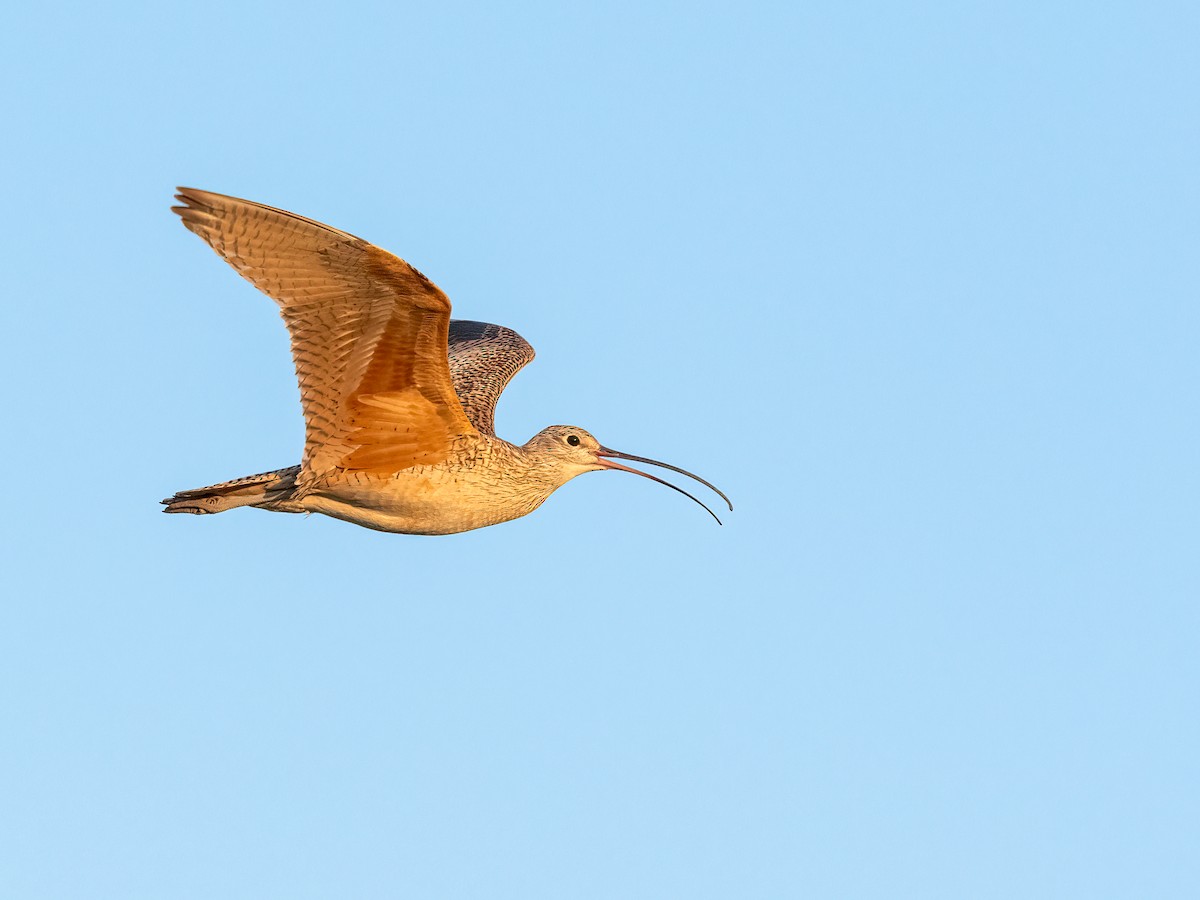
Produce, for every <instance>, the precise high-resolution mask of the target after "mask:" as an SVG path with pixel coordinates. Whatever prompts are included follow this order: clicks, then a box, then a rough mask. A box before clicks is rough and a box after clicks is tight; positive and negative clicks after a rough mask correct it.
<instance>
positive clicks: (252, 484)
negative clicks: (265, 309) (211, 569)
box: [162, 188, 733, 534]
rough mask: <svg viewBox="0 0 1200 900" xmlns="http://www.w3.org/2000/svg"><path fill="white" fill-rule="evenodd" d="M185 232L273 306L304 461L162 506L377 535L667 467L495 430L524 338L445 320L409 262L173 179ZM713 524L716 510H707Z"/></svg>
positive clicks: (435, 528)
mask: <svg viewBox="0 0 1200 900" xmlns="http://www.w3.org/2000/svg"><path fill="white" fill-rule="evenodd" d="M176 199H178V200H179V201H181V202H182V204H183V205H182V206H173V207H171V208H172V210H173V211H174V212H176V213H177V214H178V215H179V217H180V218H181V219H182V220H183V224H184V225H185V226H186V227H187V228H188V229H189V230H191V231H193V232H195V233H196V234H198V235H200V237H202V238H204V240H205V241H207V242H208V243H209V245H210V246H211V247H212V248H213V249H214V250H216V251H217V253H219V254H220V255H221V256H222V257H224V259H225V261H226V262H228V263H229V264H230V265H231V266H233V267H234V268H235V269H237V271H238V272H239V273H240V274H241V275H242V276H243V277H245V278H246V279H247V280H248V281H250V283H251V284H253V285H254V286H255V287H257V288H258V289H259V290H260V291H262V292H263V293H264V294H266V295H267V296H269V297H270V298H271V299H272V300H274V301H275V302H276V303H277V304H279V310H280V312H281V314H282V315H283V320H284V322H285V323H286V324H287V328H288V332H289V334H290V335H291V341H292V358H293V360H294V361H295V364H296V376H297V378H298V379H299V382H300V403H301V406H302V407H303V410H304V422H305V436H304V455H303V457H302V459H301V462H300V465H298V466H292V467H290V468H287V469H278V470H276V471H274V472H264V473H263V474H261V475H250V476H248V477H246V478H238V479H236V480H234V481H227V482H225V483H223V484H214V485H211V486H210V487H203V488H196V489H194V490H190V491H180V492H179V493H177V494H176V495H175V496H173V497H171V498H169V499H167V500H163V501H162V502H163V503H164V504H165V505H166V508H165V509H164V510H163V512H169V513H194V514H203V513H216V512H224V511H225V510H227V509H233V508H235V507H238V506H255V507H258V508H259V509H269V510H274V511H277V512H319V513H324V514H325V515H327V516H333V517H335V518H338V519H345V520H346V521H348V522H354V523H355V524H357V525H364V526H366V527H367V528H375V529H378V530H379V531H395V532H402V533H406V534H453V533H455V532H459V531H469V530H470V529H472V528H482V527H483V526H485V525H494V524H496V523H498V522H507V521H509V520H510V519H516V518H518V517H520V516H523V515H526V514H527V513H530V512H533V510H535V509H537V508H538V507H539V506H541V505H542V503H543V502H545V500H546V498H547V497H549V496H550V495H551V494H552V493H554V491H555V490H557V489H558V488H560V487H562V486H563V485H564V484H566V483H567V482H568V481H570V480H571V479H572V478H574V477H575V476H576V475H582V474H583V473H584V472H595V471H599V470H601V469H619V470H620V471H622V472H633V473H634V474H635V475H641V476H643V477H645V478H650V479H652V480H654V481H657V482H658V483H659V484H664V485H666V486H667V487H669V488H671V489H673V490H676V491H679V493H681V494H684V495H685V496H687V497H690V498H691V499H692V500H695V501H696V502H697V503H699V504H700V505H701V506H703V507H704V508H705V509H706V510H708V512H709V514H710V515H712V517H713V518H714V519H716V518H717V517H716V514H715V513H713V511H712V510H711V509H709V508H708V507H707V506H705V505H704V504H703V503H701V502H700V500H698V499H696V498H695V497H693V496H692V495H691V494H689V493H688V492H687V491H685V490H683V489H682V488H679V487H676V486H675V485H673V484H671V483H669V482H667V481H663V480H662V479H661V478H656V477H655V476H653V475H650V474H648V473H646V472H641V471H639V470H637V469H633V468H630V467H628V466H624V465H622V464H621V463H619V462H616V460H618V459H623V460H628V461H632V462H641V463H649V464H650V465H655V466H661V467H663V468H666V469H671V470H672V471H675V472H679V473H681V474H683V475H687V476H688V477H690V478H694V479H696V480H697V481H699V482H700V483H701V484H703V485H705V486H706V487H709V488H711V489H712V490H714V491H716V492H717V494H719V495H720V496H721V499H723V500H724V501H725V502H726V503H727V504H729V508H730V509H731V510H732V509H733V504H732V503H730V502H729V498H728V497H726V496H725V495H724V494H723V493H721V491H719V490H717V488H716V487H714V486H713V485H711V484H709V483H708V482H707V481H705V480H704V479H703V478H700V477H698V476H696V475H693V474H692V473H691V472H688V471H686V470H684V469H681V468H679V467H677V466H672V465H669V464H667V463H663V462H658V461H657V460H653V459H647V458H646V457H642V456H631V455H629V454H626V453H618V452H617V451H615V450H610V449H608V448H607V447H604V446H601V444H600V443H599V441H597V440H596V439H595V438H594V437H592V436H591V435H590V434H588V432H586V431H584V430H583V429H582V428H575V427H573V426H568V425H551V426H550V427H549V428H545V429H543V430H542V431H540V432H538V433H537V434H535V435H534V436H533V437H532V438H531V439H530V440H529V441H528V442H527V443H526V444H525V445H524V446H516V445H514V444H510V443H509V442H508V441H505V440H502V439H501V438H498V437H496V434H495V426H494V417H495V411H496V401H497V400H498V399H499V398H500V393H501V391H503V390H504V388H505V386H506V385H507V384H508V382H509V381H511V380H512V377H513V376H514V375H515V374H516V373H517V371H518V370H520V369H521V367H522V366H524V365H525V364H526V363H528V362H529V361H530V360H531V359H533V347H531V346H530V345H529V344H528V343H527V342H526V341H525V340H524V339H523V338H522V337H521V336H520V335H519V334H517V333H516V332H515V331H512V330H511V329H509V328H504V327H502V326H499V325H488V324H486V323H483V322H467V321H451V320H450V301H449V299H447V297H446V295H445V294H443V293H442V292H441V290H439V289H438V287H437V286H436V285H435V284H434V283H433V282H431V281H430V280H429V279H428V278H426V277H425V276H424V275H422V274H421V273H420V272H418V271H417V270H416V269H414V268H413V267H412V266H410V265H409V264H408V263H406V262H404V260H402V259H399V258H397V257H395V256H392V255H391V254H390V253H388V252H386V251H384V250H380V249H379V248H378V247H375V246H373V245H372V244H369V243H367V242H366V241H364V240H361V239H360V238H356V237H354V236H353V235H351V234H347V233H346V232H344V231H338V230H337V229H336V228H330V227H329V226H328V225H322V224H321V223H320V222H314V221H313V220H311V219H305V218H303V217H302V216H297V215H295V214H293V213H289V212H285V211H284V210H281V209H273V208H272V207H269V206H263V205H261V204H258V203H252V202H250V201H248V200H239V199H237V198H236V197H226V196H224V195H222V194H213V193H209V192H208V191H198V190H194V189H192V188H180V189H179V193H178V194H177V195H176ZM717 521H718V522H719V521H720V519H717Z"/></svg>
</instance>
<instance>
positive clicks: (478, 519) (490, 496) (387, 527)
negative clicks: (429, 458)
mask: <svg viewBox="0 0 1200 900" xmlns="http://www.w3.org/2000/svg"><path fill="white" fill-rule="evenodd" d="M543 500H545V497H541V498H537V499H536V502H531V499H530V498H526V497H517V496H514V495H513V494H512V493H510V492H509V491H506V490H504V489H503V486H502V485H499V484H496V483H481V482H480V481H479V480H478V479H472V480H466V479H461V478H457V477H455V476H454V474H453V473H448V472H446V471H445V470H440V469H438V468H436V467H428V468H422V469H417V470H408V471H406V472H402V473H400V474H398V475H394V476H375V475H367V474H366V473H361V472H356V473H342V474H340V475H338V476H337V477H336V478H333V479H330V480H328V481H326V482H325V483H323V484H322V485H320V486H319V487H317V488H315V489H314V490H313V491H312V492H311V493H309V494H308V495H306V496H305V497H304V498H303V500H302V504H303V506H304V508H305V509H306V510H308V511H309V512H319V513H323V514H324V515H327V516H332V517H334V518H337V519H344V520H345V521H347V522H353V523H354V524H356V525H362V526H364V527H366V528H374V529H375V530H377V531H392V532H399V533H402V534H455V533H457V532H460V531H470V530H472V529H474V528H483V527H484V526H487V525H495V524H497V523H499V522H507V521H509V520H510V519H516V518H518V517H520V516H523V515H525V514H526V513H529V512H532V511H533V510H534V509H536V508H537V507H538V506H540V505H541V503H542V501H543Z"/></svg>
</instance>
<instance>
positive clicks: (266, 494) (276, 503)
mask: <svg viewBox="0 0 1200 900" xmlns="http://www.w3.org/2000/svg"><path fill="white" fill-rule="evenodd" d="M299 474H300V467H299V466H290V467H289V468H286V469H276V470H275V471H274V472H263V473H261V474H259V475H247V476H246V477H245V478H235V479H234V480H233V481H224V482H222V483H221V484H213V485H209V486H208V487H202V488H192V489H191V490H187V491H179V492H178V493H176V494H175V496H173V497H168V498H167V499H166V500H162V501H160V502H161V503H162V504H163V507H164V509H163V512H165V513H190V514H192V515H194V516H202V515H207V514H209V513H219V512H225V510H227V509H236V508H237V507H239V506H266V507H269V508H271V509H274V510H279V511H281V512H301V511H302V510H300V509H299V508H295V509H290V508H288V507H289V504H288V501H289V500H290V499H291V497H292V493H293V491H294V490H295V487H296V476H297V475H299Z"/></svg>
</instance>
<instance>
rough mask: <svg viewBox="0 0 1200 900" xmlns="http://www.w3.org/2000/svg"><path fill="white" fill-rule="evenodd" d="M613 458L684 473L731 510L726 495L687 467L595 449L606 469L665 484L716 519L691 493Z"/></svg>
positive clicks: (713, 513) (604, 448)
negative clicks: (614, 460) (718, 497)
mask: <svg viewBox="0 0 1200 900" xmlns="http://www.w3.org/2000/svg"><path fill="white" fill-rule="evenodd" d="M613 459H627V460H629V461H630V462H640V463H647V464H648V465H651V466H661V467H662V468H664V469H670V470H671V471H672V472H678V473H679V474H680V475H686V476H687V477H688V478H694V479H695V480H696V481H698V482H700V483H701V484H702V485H704V486H705V487H706V488H708V489H709V490H712V491H715V492H716V493H717V495H718V496H720V498H721V499H722V500H724V501H725V503H726V504H727V505H728V506H729V509H730V510H731V511H732V510H733V504H732V503H731V502H730V501H729V498H728V497H726V496H725V494H724V493H723V492H722V491H721V490H720V489H719V488H718V487H716V486H715V485H712V484H709V483H708V482H707V481H705V480H704V479H703V478H701V477H700V476H699V475H693V474H692V473H691V472H689V471H688V470H687V469H681V468H679V466H673V465H671V464H670V463H665V462H659V461H658V460H657V459H650V458H649V457H646V456H631V455H630V454H628V453H618V452H617V451H616V450H610V449H608V448H607V447H601V448H600V449H599V450H597V451H596V462H598V463H599V464H600V465H602V466H604V467H605V468H606V469H616V470H618V471H620V472H632V473H633V474H634V475H641V476H642V477H643V478H649V479H650V480H651V481H657V482H658V483H659V484H665V485H666V486H667V487H669V488H670V489H671V490H673V491H678V492H679V493H681V494H683V496H685V497H687V498H688V499H689V500H693V501H695V502H696V503H699V504H700V505H701V506H703V507H704V509H705V511H707V512H708V514H709V515H710V516H712V517H713V518H714V519H717V514H716V513H715V512H713V511H712V510H711V509H709V508H708V507H707V506H706V505H705V504H704V503H701V502H700V501H699V500H697V499H696V498H695V497H693V496H692V495H691V494H689V493H688V492H687V491H685V490H684V489H683V488H681V487H676V486H675V485H673V484H671V482H669V481H663V480H662V479H661V478H656V477H655V476H653V475H651V474H650V473H649V472H642V471H640V470H638V469H631V468H630V467H629V466H623V465H621V464H620V463H618V462H613ZM717 524H718V525H720V524H721V520H720V519H717Z"/></svg>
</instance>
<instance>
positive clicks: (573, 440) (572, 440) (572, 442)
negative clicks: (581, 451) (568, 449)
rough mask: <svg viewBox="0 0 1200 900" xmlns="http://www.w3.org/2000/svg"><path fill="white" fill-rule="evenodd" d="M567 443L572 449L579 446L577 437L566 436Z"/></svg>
mask: <svg viewBox="0 0 1200 900" xmlns="http://www.w3.org/2000/svg"><path fill="white" fill-rule="evenodd" d="M567 443H568V444H570V445H571V446H572V447H578V446H579V435H577V434H568V435H567Z"/></svg>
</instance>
